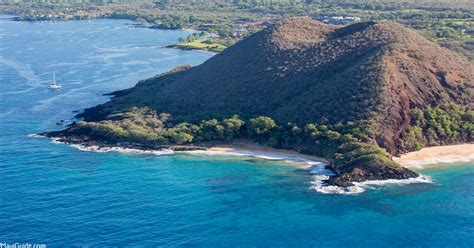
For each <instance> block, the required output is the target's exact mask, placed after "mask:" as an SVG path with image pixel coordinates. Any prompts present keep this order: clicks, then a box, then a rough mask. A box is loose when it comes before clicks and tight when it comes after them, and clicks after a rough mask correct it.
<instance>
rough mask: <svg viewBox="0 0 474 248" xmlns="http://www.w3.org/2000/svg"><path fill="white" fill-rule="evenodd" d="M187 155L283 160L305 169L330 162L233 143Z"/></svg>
mask: <svg viewBox="0 0 474 248" xmlns="http://www.w3.org/2000/svg"><path fill="white" fill-rule="evenodd" d="M187 153H203V154H206V155H230V156H234V155H235V156H248V157H255V158H262V159H268V160H283V161H289V162H296V164H298V166H299V167H305V168H309V167H312V166H314V165H315V164H317V165H322V164H325V165H329V164H330V162H329V161H328V160H326V159H324V158H320V157H316V156H312V155H306V154H301V153H298V152H296V151H292V150H285V149H273V148H269V147H264V146H261V145H258V144H255V143H248V142H234V143H233V144H231V145H218V146H213V147H211V148H209V149H208V150H206V151H191V152H187Z"/></svg>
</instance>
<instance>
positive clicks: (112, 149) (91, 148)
mask: <svg viewBox="0 0 474 248" xmlns="http://www.w3.org/2000/svg"><path fill="white" fill-rule="evenodd" d="M71 146H72V147H74V148H76V149H78V150H81V151H86V152H98V153H106V152H119V153H128V154H149V155H156V156H160V155H170V154H174V153H175V152H174V151H173V150H169V149H162V150H142V149H135V148H123V147H107V146H101V147H99V146H85V145H79V144H72V145H71Z"/></svg>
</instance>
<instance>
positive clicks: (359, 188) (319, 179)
mask: <svg viewBox="0 0 474 248" xmlns="http://www.w3.org/2000/svg"><path fill="white" fill-rule="evenodd" d="M328 179H329V176H326V175H316V176H314V177H313V181H312V182H311V184H312V186H311V189H314V190H316V191H317V192H320V193H323V194H346V195H352V194H360V193H362V192H364V191H365V190H366V189H373V188H374V186H385V185H406V184H415V183H432V182H433V181H432V179H431V178H430V177H428V176H423V175H420V176H418V177H413V178H408V179H386V180H370V181H365V182H354V183H353V184H354V185H353V186H349V187H345V188H344V187H339V186H334V185H325V181H326V180H328Z"/></svg>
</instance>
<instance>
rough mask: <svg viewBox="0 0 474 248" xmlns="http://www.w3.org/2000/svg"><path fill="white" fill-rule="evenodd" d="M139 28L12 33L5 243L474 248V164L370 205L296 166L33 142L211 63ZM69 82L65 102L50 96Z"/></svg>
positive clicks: (71, 27)
mask: <svg viewBox="0 0 474 248" xmlns="http://www.w3.org/2000/svg"><path fill="white" fill-rule="evenodd" d="M126 23H129V21H122V20H99V21H93V22H92V23H88V22H87V21H68V22H34V23H31V22H13V21H8V20H5V19H3V20H0V243H2V242H5V243H15V242H19V243H26V242H29V243H44V244H46V245H48V246H51V247H65V246H85V245H89V246H100V245H119V246H122V245H147V246H211V247H215V246H251V247H256V246H262V247H270V246H272V247H288V246H292V247H295V246H297V247H300V246H301V247H381V246H384V247H473V245H474V194H473V192H474V164H472V163H471V164H458V165H453V166H448V167H444V168H441V169H430V170H427V169H425V170H422V171H421V172H422V173H423V174H425V175H428V176H431V177H432V178H433V180H434V183H432V184H413V185H405V186H385V187H378V188H376V189H372V190H368V191H366V192H365V193H362V194H360V195H325V194H320V193H317V192H315V191H314V190H311V189H310V186H311V184H310V182H311V177H310V175H309V174H308V173H307V171H302V170H299V169H296V168H295V166H293V165H291V164H285V163H282V162H275V161H273V162H272V161H262V160H255V159H243V158H236V157H234V158H232V157H205V156H196V155H183V154H181V155H169V156H153V155H137V154H135V155H134V154H121V153H92V152H84V151H79V150H77V149H74V148H72V147H70V146H67V145H60V144H59V145H58V144H52V143H51V142H50V140H47V139H37V138H29V137H27V135H28V134H31V133H37V132H41V131H44V130H52V129H58V128H60V127H58V126H57V125H56V124H55V123H56V122H57V121H58V120H60V119H65V118H71V117H72V116H73V113H72V111H73V110H77V109H82V108H84V107H89V106H93V105H95V104H97V103H101V102H103V101H105V100H106V99H107V98H106V97H104V96H101V94H103V93H107V92H111V91H114V90H118V89H123V88H127V87H131V86H133V85H134V84H135V83H136V82H137V81H138V80H140V79H143V78H146V77H149V76H152V75H155V74H158V73H161V72H164V71H166V70H169V69H171V68H173V67H174V66H176V65H181V64H193V65H197V64H199V63H202V62H203V61H205V60H206V59H207V58H209V57H211V56H212V54H209V53H203V52H198V51H181V50H174V49H163V48H161V46H163V45H167V44H171V43H173V42H175V41H176V39H177V38H178V37H180V36H184V35H186V34H187V33H188V32H187V31H169V30H167V31H165V30H149V29H141V28H138V29H136V28H129V26H127V25H125V24H126ZM52 71H56V75H57V80H58V81H59V82H60V83H61V84H62V85H63V89H61V90H60V91H59V92H52V91H50V90H48V89H47V88H46V86H47V85H48V84H49V83H50V82H51V80H52Z"/></svg>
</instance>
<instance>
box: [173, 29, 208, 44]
mask: <svg viewBox="0 0 474 248" xmlns="http://www.w3.org/2000/svg"><path fill="white" fill-rule="evenodd" d="M208 35H209V33H208V32H206V31H201V32H196V33H192V34H190V35H188V36H186V37H179V38H178V40H179V42H181V43H188V42H193V41H195V40H199V39H201V38H204V37H207V36H208Z"/></svg>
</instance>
